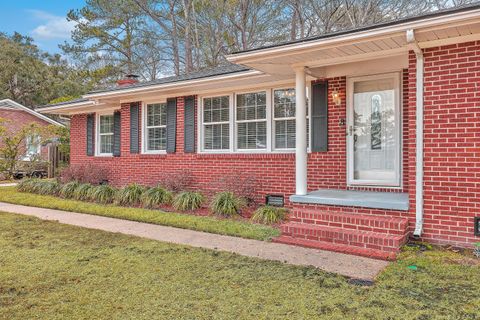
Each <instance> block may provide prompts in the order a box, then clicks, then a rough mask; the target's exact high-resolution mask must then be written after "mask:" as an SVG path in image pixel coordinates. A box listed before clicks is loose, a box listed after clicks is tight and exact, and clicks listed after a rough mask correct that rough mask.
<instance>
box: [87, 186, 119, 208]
mask: <svg viewBox="0 0 480 320" xmlns="http://www.w3.org/2000/svg"><path fill="white" fill-rule="evenodd" d="M116 194H117V189H115V188H113V187H111V186H109V185H108V184H102V185H99V186H96V187H93V188H91V189H90V190H89V192H88V198H89V199H90V200H92V201H95V202H97V203H102V204H108V203H113V202H114V201H115V196H116Z"/></svg>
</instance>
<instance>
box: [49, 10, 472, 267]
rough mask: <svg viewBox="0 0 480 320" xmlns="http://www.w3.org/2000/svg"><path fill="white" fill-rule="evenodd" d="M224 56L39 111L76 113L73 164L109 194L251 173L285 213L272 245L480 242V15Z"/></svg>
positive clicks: (375, 252) (378, 250) (383, 246)
mask: <svg viewBox="0 0 480 320" xmlns="http://www.w3.org/2000/svg"><path fill="white" fill-rule="evenodd" d="M228 60H229V61H230V62H232V63H236V64H237V65H234V64H232V65H227V66H223V67H218V68H216V69H212V70H207V71H201V72H196V73H191V74H189V75H184V76H179V77H169V78H164V79H159V80H155V81H152V82H146V83H134V82H135V81H133V80H131V81H130V82H129V81H128V80H127V81H123V83H122V84H121V85H119V86H117V87H115V88H111V89H109V90H102V91H95V92H91V93H89V94H86V95H85V96H84V97H83V98H82V99H79V100H76V101H73V102H70V103H62V104H58V105H51V106H47V107H46V108H43V109H42V112H45V113H52V114H62V115H68V116H72V120H71V145H72V150H71V163H73V164H75V163H77V164H78V163H86V162H89V163H94V164H98V165H102V166H105V167H106V168H107V169H108V170H109V172H110V181H111V183H113V184H115V185H124V184H127V183H131V182H138V183H143V184H151V185H153V184H155V183H157V182H158V180H159V178H160V177H161V176H162V174H163V173H164V172H180V171H181V170H183V169H188V170H189V172H190V173H191V175H192V178H193V181H194V183H195V186H196V187H198V188H199V189H201V190H206V191H214V190H218V189H219V185H218V184H217V181H218V180H219V178H221V177H222V176H225V175H228V174H230V173H232V172H234V173H235V172H236V173H238V175H241V176H243V177H254V178H255V179H257V181H258V190H257V191H258V195H259V199H265V197H266V196H268V195H275V196H280V197H284V201H285V205H286V206H287V207H289V208H290V209H291V213H292V214H291V218H290V221H289V222H288V223H285V224H284V225H283V226H282V231H283V235H282V237H280V238H279V239H276V241H280V242H284V243H293V244H299V245H303V246H309V247H316V248H323V249H330V250H336V251H342V252H349V253H356V254H361V255H369V256H375V257H379V258H389V257H391V256H392V255H393V254H392V253H395V252H397V251H398V250H399V247H400V246H401V245H402V244H403V243H405V241H406V240H407V238H408V237H409V236H414V237H416V238H421V239H422V240H424V241H429V242H432V243H439V244H452V245H457V246H472V245H473V243H474V242H479V241H480V237H479V236H478V234H477V233H475V230H474V220H475V217H478V216H480V142H479V141H480V91H479V88H480V6H478V5H475V6H470V7H464V8H460V9H454V10H448V11H441V12H437V13H433V14H428V15H424V16H419V17H414V18H408V19H404V20H398V21H395V22H390V23H384V24H377V25H373V26H369V27H364V28H359V29H357V30H350V31H344V32H338V33H332V34H326V35H322V36H318V37H312V38H307V39H302V40H298V41H292V42H289V43H284V44H280V45H273V46H269V47H263V48H258V49H253V50H248V51H243V52H237V53H234V54H232V55H230V56H228ZM125 82H127V83H126V84H125ZM270 199H271V198H270ZM277 200H279V199H277ZM477 232H478V230H477Z"/></svg>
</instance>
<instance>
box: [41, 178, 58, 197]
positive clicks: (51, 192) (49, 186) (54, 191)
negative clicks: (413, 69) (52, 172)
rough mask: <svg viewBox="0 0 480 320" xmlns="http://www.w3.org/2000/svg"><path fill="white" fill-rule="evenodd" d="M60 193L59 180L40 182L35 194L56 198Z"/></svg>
mask: <svg viewBox="0 0 480 320" xmlns="http://www.w3.org/2000/svg"><path fill="white" fill-rule="evenodd" d="M59 191H60V184H59V183H58V181H57V180H45V181H38V182H37V183H36V185H35V192H36V193H38V194H41V195H48V196H56V195H58V192H59Z"/></svg>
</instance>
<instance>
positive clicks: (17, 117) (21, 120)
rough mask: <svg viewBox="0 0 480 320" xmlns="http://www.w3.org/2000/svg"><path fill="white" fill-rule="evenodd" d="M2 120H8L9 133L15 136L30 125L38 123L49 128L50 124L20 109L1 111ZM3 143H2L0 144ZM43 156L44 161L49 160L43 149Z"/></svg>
mask: <svg viewBox="0 0 480 320" xmlns="http://www.w3.org/2000/svg"><path fill="white" fill-rule="evenodd" d="M0 119H5V120H8V121H7V122H6V123H5V126H6V128H7V131H8V132H11V133H12V134H15V133H16V132H18V131H20V129H21V128H22V127H23V126H25V125H27V124H30V123H36V124H38V125H40V126H48V125H50V123H48V122H47V121H45V120H43V119H40V118H38V117H36V116H34V115H33V114H31V113H28V112H26V111H23V110H18V109H0ZM0 143H1V142H0ZM41 156H42V158H43V159H47V157H48V156H47V150H46V148H45V147H42V151H41Z"/></svg>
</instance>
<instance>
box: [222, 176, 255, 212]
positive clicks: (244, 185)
mask: <svg viewBox="0 0 480 320" xmlns="http://www.w3.org/2000/svg"><path fill="white" fill-rule="evenodd" d="M216 185H217V187H218V189H219V190H225V191H230V192H233V193H234V194H236V195H237V196H239V197H241V198H243V199H245V200H246V202H247V205H249V206H250V205H254V204H255V202H256V197H257V193H258V192H257V191H258V189H259V188H260V184H259V182H258V181H257V179H256V178H255V177H253V176H249V175H248V174H246V173H245V172H242V171H234V172H230V173H227V174H225V175H222V177H221V178H220V179H218V181H216Z"/></svg>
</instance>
